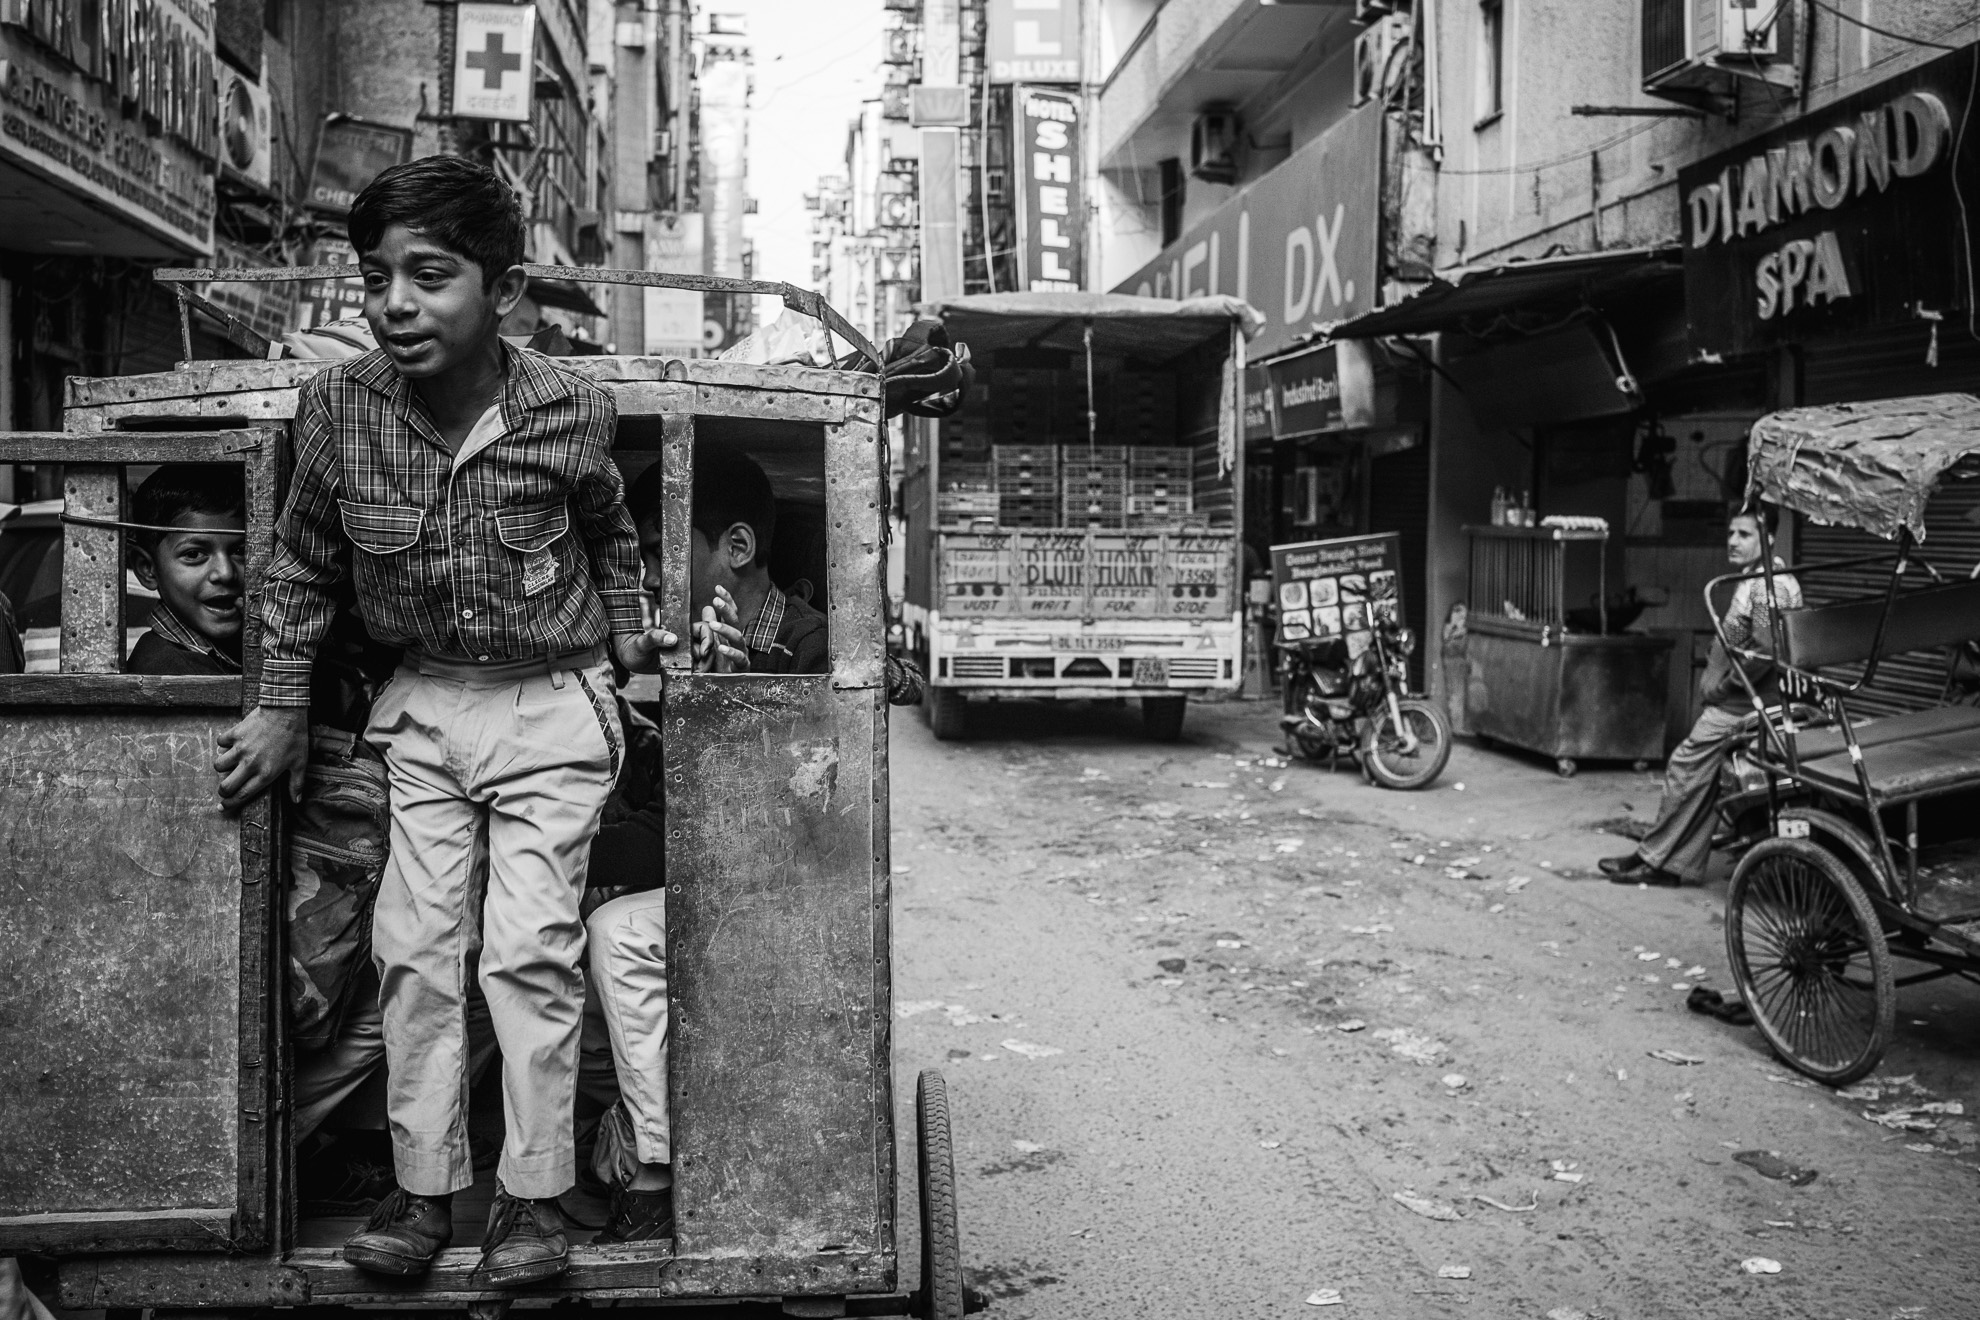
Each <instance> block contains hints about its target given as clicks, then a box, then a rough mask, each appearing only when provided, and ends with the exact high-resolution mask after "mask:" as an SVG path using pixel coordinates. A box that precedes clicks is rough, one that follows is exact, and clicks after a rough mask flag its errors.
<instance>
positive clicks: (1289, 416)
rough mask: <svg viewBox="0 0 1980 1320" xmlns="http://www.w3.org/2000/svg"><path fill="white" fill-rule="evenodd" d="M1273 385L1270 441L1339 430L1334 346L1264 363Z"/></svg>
mask: <svg viewBox="0 0 1980 1320" xmlns="http://www.w3.org/2000/svg"><path fill="white" fill-rule="evenodd" d="M1266 376H1267V378H1268V379H1269V380H1270V381H1271V383H1272V438H1273V439H1275V440H1293V439H1297V438H1298V437H1300V436H1306V435H1320V434H1322V433H1324V432H1327V431H1338V430H1340V429H1342V427H1344V426H1345V425H1346V421H1345V419H1344V418H1343V416H1342V412H1341V370H1340V355H1339V353H1338V351H1337V350H1336V349H1335V347H1334V345H1332V344H1328V345H1326V346H1325V347H1323V348H1316V349H1312V350H1310V351H1308V352H1305V353H1294V354H1292V355H1291V356H1290V357H1283V358H1279V359H1277V360H1276V361H1273V362H1269V363H1267V364H1266Z"/></svg>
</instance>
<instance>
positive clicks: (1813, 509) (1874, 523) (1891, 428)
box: [1747, 394, 1980, 541]
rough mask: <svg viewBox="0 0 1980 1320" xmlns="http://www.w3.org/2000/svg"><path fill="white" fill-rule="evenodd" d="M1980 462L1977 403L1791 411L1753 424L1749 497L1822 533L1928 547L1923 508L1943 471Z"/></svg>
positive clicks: (1948, 399) (1926, 401)
mask: <svg viewBox="0 0 1980 1320" xmlns="http://www.w3.org/2000/svg"><path fill="white" fill-rule="evenodd" d="M1975 453H1980V399H1976V398H1974V397H1973V396H1972V395H1971V394H1922V395H1917V396H1915V397H1913V398H1908V399H1882V400H1878V401H1876V402H1872V403H1832V404H1825V405H1823V406H1821V407H1816V408H1790V409H1788V410H1786V411H1785V412H1777V413H1774V414H1772V415H1771V416H1767V417H1763V418H1761V419H1760V420H1759V421H1757V422H1755V423H1754V424H1753V434H1752V439H1751V441H1750V442H1749V448H1748V452H1747V495H1748V497H1749V498H1751V497H1752V496H1754V495H1758V496H1759V497H1760V498H1761V499H1764V500H1769V501H1771V502H1773V503H1775V504H1779V505H1782V506H1784V507H1786V508H1789V509H1793V510H1794V511H1795V512H1796V513H1799V514H1802V515H1804V516H1806V517H1809V518H1812V519H1814V520H1815V521H1816V522H1818V523H1830V524H1841V525H1843V526H1846V527H1859V528H1862V529H1863V530H1864V531H1866V532H1870V533H1873V534H1875V535H1877V536H1881V537H1884V538H1885V539H1887V540H1888V539H1892V538H1894V537H1896V536H1897V534H1898V532H1899V531H1900V530H1901V529H1903V528H1909V529H1910V530H1911V534H1912V536H1913V537H1914V538H1915V539H1917V540H1920V541H1922V540H1924V539H1925V503H1926V501H1927V500H1929V499H1931V497H1932V491H1933V489H1934V488H1935V487H1937V485H1938V484H1939V478H1940V477H1941V476H1943V475H1944V474H1945V472H1946V470H1947V469H1948V468H1950V467H1952V466H1953V465H1954V464H1955V463H1957V462H1959V461H1960V460H1961V459H1962V458H1965V457H1967V456H1968V455H1970V454H1975Z"/></svg>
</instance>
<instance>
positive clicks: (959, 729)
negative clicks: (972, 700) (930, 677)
mask: <svg viewBox="0 0 1980 1320" xmlns="http://www.w3.org/2000/svg"><path fill="white" fill-rule="evenodd" d="M921 707H922V711H923V713H924V714H926V715H927V716H928V731H929V732H930V733H933V734H934V735H935V737H936V740H937V741H939V742H953V741H955V740H956V739H957V738H960V737H962V736H963V723H964V720H965V718H966V717H967V715H968V713H969V702H968V700H966V699H965V698H964V697H963V694H962V693H960V692H958V691H956V690H955V689H954V688H939V687H931V688H928V689H926V690H925V691H924V692H923V693H922V694H921Z"/></svg>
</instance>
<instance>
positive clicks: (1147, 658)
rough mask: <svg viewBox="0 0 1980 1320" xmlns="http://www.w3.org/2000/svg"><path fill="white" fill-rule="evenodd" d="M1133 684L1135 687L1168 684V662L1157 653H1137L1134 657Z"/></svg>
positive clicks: (1163, 685)
mask: <svg viewBox="0 0 1980 1320" xmlns="http://www.w3.org/2000/svg"><path fill="white" fill-rule="evenodd" d="M1134 685H1135V686H1136V687H1167V686H1168V685H1169V662H1168V660H1167V659H1166V658H1165V657H1163V656H1159V655H1138V656H1136V657H1135V658H1134Z"/></svg>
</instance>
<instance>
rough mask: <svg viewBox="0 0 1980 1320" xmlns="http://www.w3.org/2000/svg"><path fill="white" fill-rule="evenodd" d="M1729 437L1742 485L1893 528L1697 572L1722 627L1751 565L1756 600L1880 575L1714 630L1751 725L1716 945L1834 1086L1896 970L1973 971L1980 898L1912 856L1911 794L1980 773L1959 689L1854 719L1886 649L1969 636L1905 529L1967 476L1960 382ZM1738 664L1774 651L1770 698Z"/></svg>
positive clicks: (1777, 1030)
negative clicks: (1740, 449)
mask: <svg viewBox="0 0 1980 1320" xmlns="http://www.w3.org/2000/svg"><path fill="white" fill-rule="evenodd" d="M1749 443H1750V448H1749V455H1748V485H1747V496H1748V498H1749V499H1750V500H1751V499H1759V500H1765V501H1768V502H1770V503H1774V504H1777V505H1779V506H1781V507H1783V508H1787V509H1791V510H1793V511H1794V512H1796V513H1797V514H1800V515H1802V516H1803V517H1806V518H1810V519H1813V520H1815V521H1817V522H1821V523H1826V524H1831V525H1844V526H1849V527H1855V528H1858V529H1861V530H1862V531H1865V532H1868V533H1871V534H1874V535H1876V536H1879V537H1882V538H1884V539H1887V540H1891V541H1893V542H1894V543H1895V544H1894V545H1893V547H1892V549H1891V550H1890V551H1889V552H1887V553H1883V554H1878V555H1869V556H1862V557H1857V558H1851V559H1840V560H1827V561H1822V562H1811V563H1802V564H1795V565H1792V566H1789V567H1786V568H1776V567H1773V566H1772V565H1773V562H1774V560H1773V552H1772V547H1771V546H1769V547H1767V550H1766V553H1765V555H1764V556H1763V560H1762V564H1763V567H1761V568H1759V569H1755V570H1752V571H1750V572H1747V573H1742V574H1728V575H1726V576H1724V577H1720V578H1716V579H1714V580H1713V581H1712V582H1711V583H1710V584H1708V586H1707V587H1706V593H1705V595H1706V605H1707V608H1708V609H1710V610H1711V612H1712V615H1713V620H1714V625H1715V627H1716V628H1717V629H1718V631H1719V636H1720V641H1721V643H1722V644H1725V643H1726V641H1727V638H1726V630H1725V626H1724V618H1723V615H1722V613H1721V606H1720V599H1719V598H1720V597H1722V596H1723V595H1724V594H1725V593H1726V592H1727V591H1728V589H1729V588H1730V587H1731V586H1732V584H1734V583H1737V582H1740V581H1742V580H1745V579H1758V580H1759V584H1758V585H1759V589H1761V590H1763V591H1765V592H1766V593H1768V595H1769V597H1770V598H1774V596H1773V593H1775V591H1776V581H1775V580H1776V579H1777V578H1779V577H1781V576H1785V575H1787V574H1794V575H1796V576H1797V578H1798V579H1799V580H1800V582H1801V583H1802V586H1803V589H1804V590H1808V589H1809V584H1810V582H1811V581H1812V580H1813V579H1815V578H1817V577H1819V576H1820V575H1822V574H1824V573H1851V574H1854V575H1855V576H1856V578H1857V580H1858V581H1861V580H1863V575H1864V574H1865V573H1869V574H1871V575H1872V578H1871V580H1873V581H1874V580H1878V579H1881V586H1880V587H1879V588H1878V589H1876V590H1874V591H1871V592H1869V593H1867V594H1865V593H1859V594H1855V595H1850V596H1846V597H1844V598H1841V599H1834V600H1827V601H1823V602H1821V603H1811V604H1808V605H1806V606H1803V607H1800V608H1795V609H1787V610H1780V609H1775V610H1773V611H1771V617H1772V626H1771V636H1769V637H1767V638H1766V639H1765V641H1766V643H1767V646H1766V647H1765V649H1763V648H1762V647H1761V646H1759V645H1754V646H1751V647H1744V648H1741V647H1730V646H1729V648H1728V649H1729V650H1731V651H1732V653H1733V654H1734V655H1736V656H1738V657H1739V658H1740V659H1741V661H1742V664H1741V665H1735V666H1734V668H1735V671H1736V672H1737V673H1738V676H1739V679H1740V681H1741V682H1742V684H1744V686H1745V689H1746V692H1747V694H1748V696H1749V697H1750V698H1751V699H1752V702H1753V707H1754V710H1753V714H1752V715H1751V716H1750V717H1749V720H1750V723H1751V725H1752V729H1753V734H1754V738H1753V742H1752V744H1751V745H1750V746H1749V747H1748V748H1747V749H1745V751H1744V753H1743V754H1742V755H1741V756H1740V757H1737V758H1735V759H1736V762H1738V763H1743V764H1744V767H1745V770H1746V773H1745V775H1744V776H1743V785H1742V787H1743V792H1740V793H1736V794H1733V795H1731V796H1729V797H1728V798H1726V799H1724V800H1723V802H1722V807H1721V811H1722V814H1723V815H1724V817H1725V818H1726V819H1727V820H1728V821H1729V822H1733V823H1735V827H1736V829H1737V828H1739V827H1741V826H1744V827H1745V833H1746V837H1747V839H1748V840H1749V841H1751V840H1753V839H1755V838H1757V842H1751V846H1750V847H1747V848H1746V849H1745V851H1744V853H1743V855H1742V856H1741V857H1740V858H1739V860H1738V862H1737V864H1736V866H1735V868H1734V871H1733V876H1732V882H1731V888H1730V890H1729V892H1728V894H1727V898H1726V951H1727V956H1728V958H1729V959H1730V961H1731V964H1732V971H1733V976H1734V979H1735V981H1736V982H1737V984H1738V987H1739V990H1740V993H1741V994H1742V996H1743V997H1744V998H1745V1000H1746V1003H1747V1006H1748V1008H1749V1009H1750V1010H1751V1011H1752V1014H1753V1019H1754V1023H1755V1025H1756V1026H1758V1028H1759V1029H1760V1031H1761V1033H1762V1035H1764V1036H1765V1038H1766V1040H1767V1042H1768V1044H1769V1045H1771V1046H1772V1047H1773V1050H1774V1052H1775V1053H1776V1054H1777V1055H1778V1056H1779V1057H1780V1058H1781V1059H1782V1060H1783V1061H1785V1062H1786V1063H1788V1064H1789V1065H1791V1066H1792V1067H1794V1068H1795V1069H1797V1070H1799V1071H1800V1072H1802V1073H1804V1074H1806V1075H1807V1076H1809V1077H1812V1078H1815V1079H1816V1080H1818V1081H1821V1082H1825V1083H1827V1084H1829V1085H1831V1086H1845V1085H1848V1084H1849V1083H1851V1082H1854V1081H1856V1080H1857V1079H1859V1078H1861V1077H1863V1076H1865V1075H1866V1074H1868V1073H1869V1072H1870V1071H1871V1069H1873V1068H1875V1067H1876V1066H1877V1063H1878V1061H1879V1060H1880V1059H1881V1058H1882V1057H1883V1054H1884V1051H1885V1050H1886V1049H1887V1048H1888V1046H1889V1044H1890V1040H1891V1035H1892V1031H1893V1026H1894V1022H1895V1012H1896V1003H1897V990H1898V988H1899V987H1901V986H1907V985H1915V984H1918V983H1920V982H1924V981H1931V980H1936V979H1939V978H1943V977H1949V976H1959V977H1964V978H1965V979H1967V980H1970V981H1975V982H1980V907H1975V906H1974V905H1973V904H1972V901H1971V900H1970V899H1965V898H1962V897H1961V896H1959V895H1958V894H1957V892H1956V890H1957V888H1958V887H1957V886H1942V885H1939V884H1936V883H1933V882H1931V881H1930V880H1929V879H1927V878H1926V877H1925V876H1924V875H1923V874H1922V872H1921V867H1920V863H1919V857H1920V851H1921V843H1920V838H1919V808H1920V805H1921V804H1923V803H1927V802H1930V801H1932V800H1934V799H1941V798H1947V797H1950V796H1952V795H1955V794H1961V793H1968V792H1971V791H1973V790H1975V789H1980V707H1974V706H1970V705H1960V704H1951V703H1946V702H1942V704H1940V705H1938V706H1935V707H1931V708H1928V709H1923V710H1911V711H1907V712H1902V713H1898V714H1889V715H1885V716H1882V717H1881V718H1865V717H1864V709H1863V707H1862V705H1861V697H1862V694H1863V693H1864V691H1865V690H1866V689H1867V688H1869V687H1870V686H1871V685H1872V684H1874V683H1875V682H1876V679H1877V675H1878V671H1879V667H1880V665H1882V664H1883V663H1884V662H1886V661H1888V660H1890V659H1891V658H1892V657H1894V656H1899V655H1903V654H1906V653H1909V652H1927V651H1932V650H1937V649H1941V648H1943V649H1945V650H1946V651H1947V652H1948V653H1949V655H1950V656H1951V657H1952V660H1951V663H1952V664H1956V663H1957V661H1958V657H1959V653H1960V652H1961V650H1962V649H1963V647H1964V645H1965V643H1967V642H1968V641H1970V640H1972V639H1973V638H1975V637H1976V635H1980V577H1975V576H1971V575H1969V574H1967V573H1964V572H1961V573H1947V572H1943V571H1941V570H1940V569H1938V568H1936V567H1935V566H1934V565H1933V564H1932V563H1931V561H1930V560H1929V559H1928V558H1927V556H1926V555H1925V554H1924V552H1923V547H1922V542H1923V540H1924V537H1925V519H1924V511H1925V506H1926V503H1927V501H1928V499H1929V498H1930V497H1931V495H1932V493H1933V491H1934V490H1935V489H1937V488H1938V486H1939V484H1940V483H1941V481H1942V480H1949V479H1959V478H1963V477H1967V476H1971V475H1973V472H1972V469H1971V465H1970V464H1967V465H1965V466H1962V460H1967V459H1969V458H1970V457H1971V456H1973V455H1976V454H1980V399H1976V398H1974V397H1972V396H1970V395H1965V394H1941V395H1929V396H1922V397H1918V398H1910V399H1899V400H1891V401H1886V402H1878V403H1864V404H1835V405H1828V406H1823V407H1812V408H1798V409H1793V410H1789V411H1786V412H1780V413H1775V414H1773V415H1772V416H1769V417H1767V418H1764V419H1762V420H1761V421H1760V422H1758V423H1756V424H1755V425H1754V427H1753V431H1752V436H1751V440H1750V442H1749ZM1763 530H1764V529H1763ZM1811 594H1812V593H1811ZM1749 665H1750V666H1752V667H1754V670H1755V672H1765V671H1766V670H1767V669H1768V668H1769V667H1777V668H1778V670H1779V673H1780V677H1781V686H1782V689H1783V693H1784V695H1785V697H1786V698H1787V699H1786V700H1784V701H1781V702H1779V703H1774V704H1770V703H1769V702H1767V701H1764V700H1763V699H1762V697H1761V696H1760V694H1759V692H1758V690H1757V688H1756V685H1755V683H1754V681H1753V674H1750V673H1749V672H1747V669H1746V668H1745V667H1744V666H1749ZM1952 673H1953V670H1952V669H1951V668H1950V667H1949V669H1948V679H1947V691H1948V692H1950V690H1951V678H1952ZM1853 703H1855V704H1857V707H1858V708H1857V710H1856V711H1854V712H1852V709H1851V707H1852V704H1853ZM1899 964H1906V965H1907V967H1906V970H1905V971H1904V973H1903V974H1899V971H1898V966H1899Z"/></svg>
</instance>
